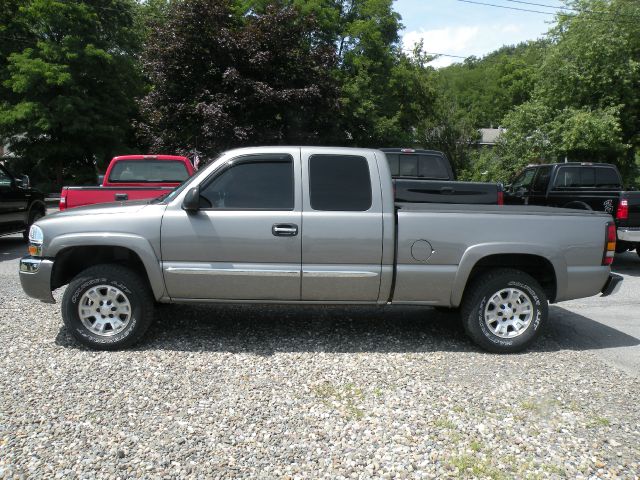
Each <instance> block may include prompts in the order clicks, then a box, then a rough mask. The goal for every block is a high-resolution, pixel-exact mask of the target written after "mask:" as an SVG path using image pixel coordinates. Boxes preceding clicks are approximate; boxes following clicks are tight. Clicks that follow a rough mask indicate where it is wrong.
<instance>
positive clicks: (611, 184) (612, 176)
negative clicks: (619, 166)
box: [596, 167, 622, 188]
mask: <svg viewBox="0 0 640 480" xmlns="http://www.w3.org/2000/svg"><path fill="white" fill-rule="evenodd" d="M596 187H598V188H621V187H622V185H621V184H620V176H619V175H618V172H616V170H615V169H614V168H608V167H601V168H596Z"/></svg>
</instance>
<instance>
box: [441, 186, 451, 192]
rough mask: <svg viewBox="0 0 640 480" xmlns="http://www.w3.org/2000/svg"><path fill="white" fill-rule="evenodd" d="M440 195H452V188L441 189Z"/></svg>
mask: <svg viewBox="0 0 640 480" xmlns="http://www.w3.org/2000/svg"><path fill="white" fill-rule="evenodd" d="M440 193H453V188H452V187H442V188H441V189H440Z"/></svg>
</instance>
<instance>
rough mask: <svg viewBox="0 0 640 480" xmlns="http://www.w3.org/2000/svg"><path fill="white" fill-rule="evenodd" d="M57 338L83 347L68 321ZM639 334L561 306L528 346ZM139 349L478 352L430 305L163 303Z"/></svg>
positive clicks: (585, 346) (625, 340) (457, 325)
mask: <svg viewBox="0 0 640 480" xmlns="http://www.w3.org/2000/svg"><path fill="white" fill-rule="evenodd" d="M56 344H58V345H60V346H64V347H67V348H83V347H81V346H80V345H79V344H78V343H76V342H75V341H74V339H73V338H72V337H71V336H70V335H69V334H68V333H67V332H66V330H65V329H64V328H62V329H61V330H60V332H59V334H58V336H57V338H56ZM638 344H640V340H638V339H636V338H634V337H631V336H629V335H626V334H624V333H622V332H620V331H618V330H615V329H613V328H611V327H608V326H606V325H602V324H601V323H598V322H595V321H593V320H590V319H589V318H586V317H583V316H581V315H578V314H575V313H573V312H570V311H568V310H565V309H563V308H560V307H552V310H551V322H550V326H549V328H547V329H546V331H545V332H544V333H543V335H542V336H541V337H540V338H539V339H538V341H537V342H536V343H535V345H534V346H533V348H532V349H531V350H530V351H534V352H547V351H549V352H551V351H558V350H564V349H569V350H597V349H602V348H610V347H623V346H633V345H638ZM136 349H137V350H173V351H213V352H230V353H247V352H248V353H254V354H257V355H272V354H274V353H278V352H328V353H356V352H379V353H412V352H415V353H418V352H433V351H451V352H455V351H478V348H477V347H475V345H473V344H472V343H471V341H470V340H469V339H468V338H467V337H466V335H465V333H464V330H463V328H462V325H461V322H460V321H459V319H458V317H457V315H456V314H455V313H448V312H440V311H437V310H434V309H432V308H426V307H404V306H402V307H400V306H397V307H396V306H385V307H344V306H326V307H322V306H281V305H164V306H162V307H161V308H159V311H158V318H157V321H156V322H155V323H154V324H153V325H152V326H151V328H150V329H149V332H147V335H146V336H145V338H144V339H143V340H142V342H141V343H140V344H139V345H138V346H137V347H136Z"/></svg>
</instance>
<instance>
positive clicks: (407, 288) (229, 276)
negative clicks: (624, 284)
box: [20, 147, 622, 352]
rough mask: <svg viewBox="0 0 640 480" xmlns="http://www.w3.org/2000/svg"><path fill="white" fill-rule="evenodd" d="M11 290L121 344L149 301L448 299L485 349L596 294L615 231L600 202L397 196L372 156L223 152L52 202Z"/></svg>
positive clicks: (377, 156) (88, 337)
mask: <svg viewBox="0 0 640 480" xmlns="http://www.w3.org/2000/svg"><path fill="white" fill-rule="evenodd" d="M29 238H30V242H31V247H32V251H33V252H34V253H33V254H32V255H31V256H28V257H25V258H23V259H22V260H21V262H20V280H21V282H22V287H23V289H24V291H25V292H26V293H27V294H28V295H30V296H32V297H34V298H37V299H40V300H42V301H45V302H53V301H54V298H53V296H52V290H55V289H56V288H59V287H61V286H63V285H65V284H68V287H67V289H66V290H65V293H64V296H63V298H62V318H63V320H64V322H65V324H66V325H67V327H68V329H69V331H70V332H71V333H72V334H73V335H74V336H75V337H76V338H77V339H78V340H79V341H80V342H82V343H84V344H86V345H88V346H90V347H93V348H101V349H115V348H122V347H126V346H129V345H132V344H133V343H135V342H136V341H138V340H139V339H140V338H141V337H142V335H143V334H144V332H145V330H146V329H147V327H149V325H150V323H151V321H152V319H153V315H154V304H155V303H156V302H162V303H180V302H187V303H191V302H260V303H265V302H266V303H307V304H374V305H387V304H401V305H407V304H408V305H431V306H441V307H449V308H457V307H460V311H461V315H462V319H463V323H464V326H465V329H466V331H467V333H468V334H469V336H470V337H471V338H472V339H473V340H474V341H475V342H476V343H477V344H478V345H480V346H481V347H483V348H485V349H488V350H491V351H495V352H514V351H517V350H521V349H523V348H525V347H526V346H527V345H529V344H530V343H531V342H532V341H533V340H534V338H535V337H536V336H537V335H538V333H539V332H540V329H541V328H542V326H543V325H544V324H545V323H546V322H547V321H548V316H549V312H548V302H560V301H563V300H570V299H574V298H581V297H588V296H591V295H595V294H597V293H600V292H602V293H603V294H604V295H609V294H611V293H612V292H614V291H615V290H616V288H617V287H618V286H619V285H620V281H621V280H622V277H620V276H617V275H614V274H612V273H611V271H610V267H609V265H610V263H611V260H612V259H613V254H614V250H615V227H614V225H613V223H612V221H611V217H610V216H609V215H605V214H602V213H598V212H581V211H577V210H557V209H551V208H545V207H538V208H528V207H522V206H520V207H518V206H511V207H509V206H497V205H442V204H421V203H396V202H395V201H394V196H393V184H392V181H391V173H390V171H389V166H388V163H387V159H386V157H385V154H384V153H383V152H381V151H379V150H368V149H350V148H323V147H255V148H246V149H240V150H232V151H229V152H226V153H224V154H222V155H221V156H220V158H218V160H216V161H215V162H213V163H211V164H210V165H207V167H206V168H204V169H201V170H200V171H199V172H198V173H197V174H196V175H194V176H193V177H191V179H189V180H188V181H186V182H185V183H184V184H182V185H181V186H180V187H179V188H178V189H176V190H174V191H173V192H171V193H170V194H169V195H167V196H166V197H163V198H159V199H156V200H152V201H139V202H128V203H126V202H124V203H123V204H121V205H94V206H90V207H81V208H76V209H72V210H67V211H65V212H60V213H57V214H54V215H52V216H49V217H46V218H44V219H42V220H40V221H38V222H37V223H36V224H35V225H34V226H33V227H32V228H31V231H30V235H29Z"/></svg>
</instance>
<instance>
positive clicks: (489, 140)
mask: <svg viewBox="0 0 640 480" xmlns="http://www.w3.org/2000/svg"><path fill="white" fill-rule="evenodd" d="M478 131H479V132H480V139H479V140H478V141H477V142H476V145H477V146H478V148H493V147H495V146H496V143H498V137H500V135H501V134H502V133H503V132H504V131H505V129H504V128H502V127H498V128H481V129H479V130H478Z"/></svg>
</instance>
